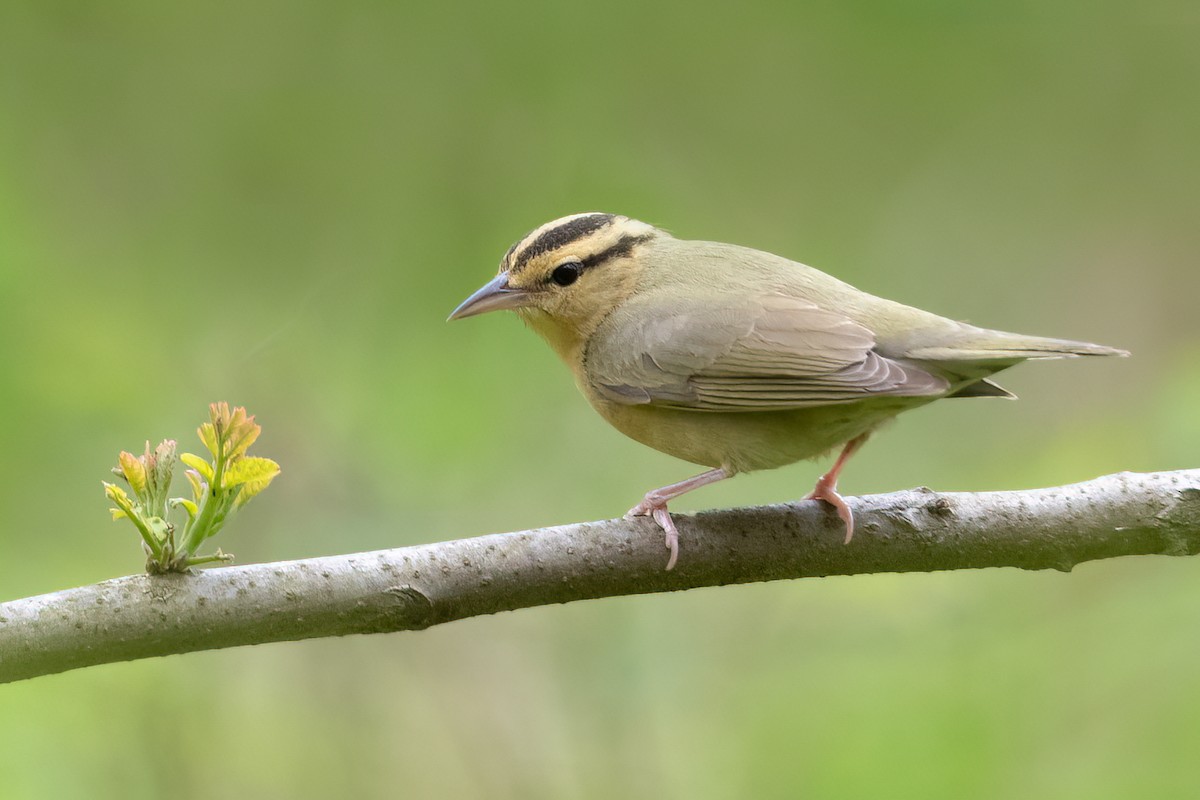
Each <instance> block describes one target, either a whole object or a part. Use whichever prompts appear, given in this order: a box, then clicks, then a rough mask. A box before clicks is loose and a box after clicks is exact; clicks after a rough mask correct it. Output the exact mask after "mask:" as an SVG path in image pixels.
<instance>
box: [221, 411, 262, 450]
mask: <svg viewBox="0 0 1200 800" xmlns="http://www.w3.org/2000/svg"><path fill="white" fill-rule="evenodd" d="M237 410H238V411H241V412H242V413H243V414H244V413H245V410H244V409H242V408H238V409H237ZM260 433H262V426H261V425H255V424H254V417H250V418H249V419H248V420H246V421H244V422H243V423H242V424H241V425H239V426H237V427H236V428H233V429H231V430H230V434H229V456H230V457H231V458H232V457H234V456H240V455H242V454H243V453H245V452H246V451H247V450H249V449H250V445H252V444H254V440H255V439H257V438H258V435H259V434H260Z"/></svg>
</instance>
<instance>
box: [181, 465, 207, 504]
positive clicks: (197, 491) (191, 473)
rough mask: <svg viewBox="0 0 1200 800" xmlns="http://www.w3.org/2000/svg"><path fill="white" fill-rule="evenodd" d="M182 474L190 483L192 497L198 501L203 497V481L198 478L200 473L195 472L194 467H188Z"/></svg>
mask: <svg viewBox="0 0 1200 800" xmlns="http://www.w3.org/2000/svg"><path fill="white" fill-rule="evenodd" d="M183 475H184V477H185V478H187V479H188V483H190V484H191V485H192V499H194V500H195V501H196V502H197V503H199V502H200V501H201V500H203V499H204V487H205V484H204V482H203V481H202V480H201V479H200V473H199V472H196V470H194V469H189V470H188V471H187V472H185V473H183Z"/></svg>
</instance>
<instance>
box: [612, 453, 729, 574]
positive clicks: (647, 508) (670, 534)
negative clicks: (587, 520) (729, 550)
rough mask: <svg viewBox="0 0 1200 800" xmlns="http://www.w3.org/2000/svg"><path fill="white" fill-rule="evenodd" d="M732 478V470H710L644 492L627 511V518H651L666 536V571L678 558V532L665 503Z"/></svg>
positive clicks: (724, 468)
mask: <svg viewBox="0 0 1200 800" xmlns="http://www.w3.org/2000/svg"><path fill="white" fill-rule="evenodd" d="M732 476H733V470H731V469H729V468H727V467H717V468H716V469H710V470H709V471H708V472H702V473H701V474H699V475H696V476H695V477H692V478H688V479H687V480H686V481H680V482H679V483H672V484H671V485H670V486H664V487H662V488H661V489H655V490H654V491H651V492H646V496H645V497H644V498H643V499H642V502H640V503H638V504H637V505H636V506H634V507H633V508H631V509H629V513H627V514H626V515H625V516H626V517H627V518H628V517H638V516H646V517H652V518H653V519H654V521H655V522H657V523H658V527H660V528H662V529H663V533H665V534H666V544H667V549H668V550H670V551H671V556H670V558H668V559H667V569H674V567H675V561H676V559H678V558H679V531H678V530H676V528H675V522H674V520H672V519H671V514H670V513H669V512H668V511H667V503H669V502H670V501H672V500H674V499H675V498H676V497H679V495H681V494H686V493H687V492H690V491H691V490H692V489H699V488H700V487H701V486H707V485H708V484H710V483H716V482H717V481H723V480H725V479H726V478H729V477H732Z"/></svg>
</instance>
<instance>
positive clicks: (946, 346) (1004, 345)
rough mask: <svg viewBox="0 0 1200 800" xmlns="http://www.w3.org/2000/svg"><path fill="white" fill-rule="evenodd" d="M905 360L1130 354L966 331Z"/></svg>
mask: <svg viewBox="0 0 1200 800" xmlns="http://www.w3.org/2000/svg"><path fill="white" fill-rule="evenodd" d="M905 355H906V356H907V357H908V358H913V359H921V360H930V361H1019V360H1023V359H1027V358H1072V357H1075V356H1127V355H1129V352H1128V351H1126V350H1119V349H1117V348H1115V347H1106V346H1104V345H1101V344H1092V343H1090V342H1075V341H1071V340H1070V339H1048V338H1044V337H1041V336H1024V335H1022V334H1019V333H1006V332H1004V331H989V330H984V329H982V328H974V329H970V328H968V329H967V330H966V331H965V332H964V333H963V334H962V335H959V336H955V337H954V338H953V339H951V340H945V339H943V341H941V342H938V343H936V344H929V345H926V346H921V347H917V348H915V349H913V350H911V351H909V352H908V353H906V354H905Z"/></svg>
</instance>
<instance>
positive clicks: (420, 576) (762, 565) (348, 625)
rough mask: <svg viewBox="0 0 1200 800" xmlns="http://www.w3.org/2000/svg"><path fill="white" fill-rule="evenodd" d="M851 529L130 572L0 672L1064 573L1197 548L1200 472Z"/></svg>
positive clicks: (23, 604)
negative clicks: (960, 575)
mask: <svg viewBox="0 0 1200 800" xmlns="http://www.w3.org/2000/svg"><path fill="white" fill-rule="evenodd" d="M849 502H850V503H851V506H852V507H853V509H854V514H855V516H856V517H857V519H858V527H857V532H856V534H855V537H854V541H853V542H851V543H850V544H849V545H843V544H842V543H841V542H842V534H841V531H842V523H841V522H840V521H839V520H838V519H837V517H836V516H835V515H834V514H833V513H832V512H830V510H829V509H828V508H826V507H824V506H822V505H820V504H818V503H815V502H800V503H791V504H785V505H778V506H768V507H763V508H744V509H733V510H726V511H711V512H706V513H702V514H697V515H694V516H689V515H677V516H676V520H677V523H678V527H679V531H680V536H681V552H680V557H679V565H678V567H676V569H675V570H674V571H672V572H666V571H664V569H663V566H664V563H665V559H666V552H665V551H664V549H663V545H662V535H661V532H660V531H659V530H658V529H657V527H656V526H654V524H653V523H652V522H650V521H649V520H648V519H644V518H639V519H637V520H633V521H627V520H619V519H618V520H607V521H603V522H587V523H580V524H575V525H564V526H561V527H556V528H542V529H538V530H530V531H521V532H518V533H505V534H494V535H491V536H480V537H476V538H472V539H458V540H454V541H449V542H438V543H436V544H427V545H419V546H416V547H402V548H398V549H395V550H381V551H378V552H373V553H358V554H354V555H343V556H329V557H325V558H313V559H306V560H303V561H284V562H276V563H268V564H251V565H248V566H241V567H226V568H221V569H209V570H204V571H201V572H197V573H195V574H191V575H154V576H150V575H132V576H129V577H125V578H117V579H115V580H110V581H105V582H103V583H99V584H95V585H92V586H83V587H80V588H77V589H68V590H66V591H61V592H55V593H53V594H47V595H41V596H39V597H30V598H26V599H24V600H14V601H11V602H8V603H4V604H0V683H2V682H8V681H15V680H21V679H23V678H31V677H34V676H37V675H47V674H51V673H56V672H63V671H66V670H70V669H76V668H78V667H85V666H89V665H92V664H104V663H110V662H115V661H127V660H131V659H136V658H147V657H150V656H161V655H167V654H170V653H187V652H191V651H194V650H211V649H217V648H222V647H234V646H238V645H246V644H260V643H263V642H277V641H291V640H298V639H309V638H314V637H319V636H341V635H345V634H351V633H381V632H385V631H400V630H421V629H424V628H428V627H429V626H431V625H439V624H441V623H443V622H450V621H451V620H456V619H463V618H465V617H473V616H477V615H480V614H494V613H496V612H498V611H511V610H513V609H517V608H529V607H532V606H539V605H546V604H548V603H566V602H570V601H573V600H586V599H590V598H597V597H614V596H618V595H628V594H642V593H649V592H663V591H674V590H679V589H690V588H693V587H697V586H718V585H723V584H730V583H749V582H753V581H771V580H779V579H783V578H804V577H813V576H823V575H857V574H866V573H875V572H924V571H931V570H946V569H974V568H981V567H1020V568H1022V569H1058V570H1063V571H1068V570H1070V569H1071V568H1072V567H1073V566H1075V565H1076V564H1078V563H1080V562H1083V561H1090V560H1093V559H1099V558H1112V557H1115V556H1125V555H1149V554H1162V555H1176V556H1178V555H1194V554H1195V553H1197V552H1200V470H1184V471H1179V472H1160V473H1150V474H1134V473H1121V474H1118V475H1109V476H1106V477H1103V478H1097V479H1096V480H1093V481H1088V482H1087V483H1080V484H1076V485H1073V486H1064V487H1058V488H1051V489H1037V490H1032V491H1020V492H984V493H977V494H965V493H955V494H939V493H935V492H932V491H930V490H928V489H916V490H911V491H906V492H897V493H895V494H887V495H874V496H866V497H859V498H850V499H849Z"/></svg>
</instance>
